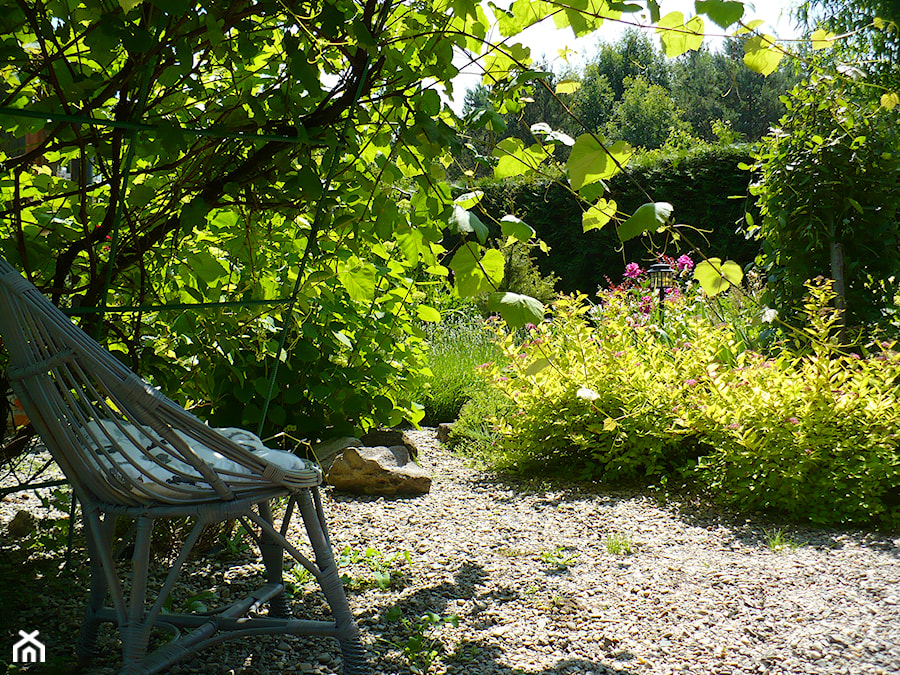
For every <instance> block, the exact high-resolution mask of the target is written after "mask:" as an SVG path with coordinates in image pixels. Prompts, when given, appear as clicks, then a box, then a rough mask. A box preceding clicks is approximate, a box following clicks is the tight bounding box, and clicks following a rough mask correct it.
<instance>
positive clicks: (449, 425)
mask: <svg viewBox="0 0 900 675" xmlns="http://www.w3.org/2000/svg"><path fill="white" fill-rule="evenodd" d="M454 424H456V423H455V422H441V423H440V424H438V428H437V439H438V440H439V441H440V442H441V443H446V442H448V441H449V440H450V432H451V431H453V425H454Z"/></svg>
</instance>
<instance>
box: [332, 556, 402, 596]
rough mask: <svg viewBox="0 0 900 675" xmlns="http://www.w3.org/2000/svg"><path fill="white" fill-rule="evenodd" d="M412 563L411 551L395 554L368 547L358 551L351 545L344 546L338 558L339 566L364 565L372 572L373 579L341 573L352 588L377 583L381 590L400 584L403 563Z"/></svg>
mask: <svg viewBox="0 0 900 675" xmlns="http://www.w3.org/2000/svg"><path fill="white" fill-rule="evenodd" d="M404 563H405V564H407V565H409V564H411V563H412V557H411V556H410V555H409V551H401V552H400V553H394V554H393V555H385V554H384V553H382V552H381V551H379V550H378V549H375V548H372V547H368V548H366V549H365V550H364V551H358V550H356V549H353V548H351V547H349V546H346V547H344V550H343V551H341V554H340V555H339V556H338V558H337V566H338V568H347V567H352V566H362V567H364V568H366V569H368V571H369V572H370V573H371V575H372V577H371V579H367V578H362V577H355V576H353V575H351V574H349V573H344V574H342V575H341V579H342V580H343V582H344V583H345V584H346V585H347V586H349V587H350V588H365V587H367V586H370V585H375V586H377V587H378V588H380V589H381V590H386V589H388V588H391V587H392V586H395V585H397V584H399V583H400V582H401V581H402V579H403V571H402V570H401V569H400V565H402V564H404Z"/></svg>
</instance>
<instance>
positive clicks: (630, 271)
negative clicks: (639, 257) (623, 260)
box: [623, 262, 644, 279]
mask: <svg viewBox="0 0 900 675" xmlns="http://www.w3.org/2000/svg"><path fill="white" fill-rule="evenodd" d="M643 273H644V270H642V269H641V266H640V265H638V264H637V263H635V262H632V263H628V264H627V265H625V273H624V275H623V276H626V277H628V278H629V279H637V278H638V277H639V276H641V275H642V274H643Z"/></svg>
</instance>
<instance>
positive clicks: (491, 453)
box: [450, 382, 513, 467]
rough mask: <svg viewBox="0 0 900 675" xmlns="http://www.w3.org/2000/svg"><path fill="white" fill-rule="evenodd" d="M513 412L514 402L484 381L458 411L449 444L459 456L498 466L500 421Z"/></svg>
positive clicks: (500, 453) (500, 455) (501, 451)
mask: <svg viewBox="0 0 900 675" xmlns="http://www.w3.org/2000/svg"><path fill="white" fill-rule="evenodd" d="M512 411H513V403H512V401H510V400H509V399H508V398H507V397H506V396H505V395H504V394H503V392H501V391H500V390H499V389H497V388H496V387H492V386H490V385H489V384H488V383H487V382H485V386H484V388H482V389H478V390H475V391H474V392H473V393H472V397H471V398H470V399H469V400H468V401H466V403H465V405H463V407H462V409H461V410H460V411H459V419H457V421H456V424H455V425H454V426H453V429H452V430H451V431H450V445H451V447H452V448H453V449H454V450H455V451H456V452H458V453H459V454H462V455H466V456H468V457H471V458H472V459H475V460H476V461H478V462H480V463H482V464H488V465H493V466H495V467H496V466H500V465H502V462H501V461H500V460H501V458H502V456H503V450H502V447H501V445H500V441H501V436H500V420H501V419H503V418H504V417H506V416H507V415H508V414H510V413H511V412H512Z"/></svg>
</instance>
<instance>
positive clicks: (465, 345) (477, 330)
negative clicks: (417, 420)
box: [413, 312, 505, 425]
mask: <svg viewBox="0 0 900 675" xmlns="http://www.w3.org/2000/svg"><path fill="white" fill-rule="evenodd" d="M425 331H426V334H427V336H428V337H427V340H428V366H429V368H430V370H431V373H432V375H431V377H430V378H429V379H428V380H427V381H426V382H424V383H423V384H422V385H421V386H420V388H419V389H418V390H417V391H416V392H415V393H414V397H413V398H414V400H416V401H418V402H419V403H421V404H422V405H423V406H424V407H425V418H424V420H423V424H426V425H434V424H439V423H441V422H452V421H454V420H456V419H457V417H458V416H459V412H460V409H461V408H462V407H463V405H465V404H466V402H468V401H469V400H470V399H471V398H472V397H473V396H474V395H475V394H476V393H477V392H479V391H483V390H484V389H486V388H487V387H488V384H487V380H486V376H485V371H486V370H488V369H490V368H491V367H492V366H493V365H495V364H497V363H498V362H500V363H503V362H504V361H505V357H504V355H503V351H502V350H501V349H500V347H499V346H498V345H497V344H495V342H494V341H493V337H494V333H493V331H491V330H490V329H488V328H487V326H486V325H485V321H484V319H482V318H481V316H480V315H478V314H475V313H472V314H470V313H465V312H454V313H449V314H446V315H445V316H444V320H443V321H441V322H440V323H438V324H434V325H427V326H425Z"/></svg>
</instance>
